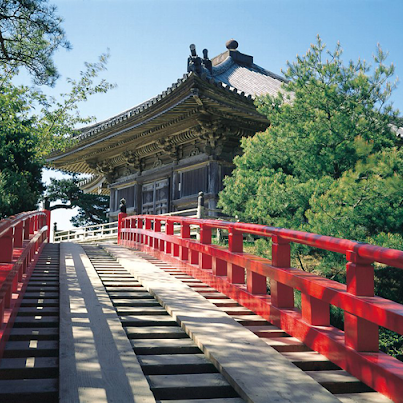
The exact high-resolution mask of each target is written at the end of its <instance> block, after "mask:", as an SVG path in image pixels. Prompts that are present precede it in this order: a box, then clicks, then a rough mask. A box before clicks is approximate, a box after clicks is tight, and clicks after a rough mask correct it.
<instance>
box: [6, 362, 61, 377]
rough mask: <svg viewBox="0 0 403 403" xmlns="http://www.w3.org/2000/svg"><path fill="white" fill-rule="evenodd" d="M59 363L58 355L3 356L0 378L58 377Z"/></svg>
mask: <svg viewBox="0 0 403 403" xmlns="http://www.w3.org/2000/svg"><path fill="white" fill-rule="evenodd" d="M58 376H59V364H58V358H56V357H27V358H3V359H2V360H1V361H0V379H34V378H57V377H58Z"/></svg>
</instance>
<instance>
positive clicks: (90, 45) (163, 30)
mask: <svg viewBox="0 0 403 403" xmlns="http://www.w3.org/2000/svg"><path fill="white" fill-rule="evenodd" d="M50 3H51V4H55V5H56V6H57V8H58V14H59V15H60V16H62V17H63V19H64V23H63V27H64V29H65V31H66V34H67V37H68V39H69V40H70V42H71V44H72V46H73V49H72V50H71V51H68V52H67V51H65V50H59V51H58V52H57V54H56V55H55V62H56V65H57V66H58V68H59V71H60V73H61V75H62V77H61V79H60V80H59V82H58V84H57V86H56V87H55V88H54V89H52V90H50V89H45V92H48V93H52V94H53V95H56V94H58V93H60V92H63V91H65V90H66V88H67V87H65V84H64V80H65V78H66V77H72V78H76V77H77V76H78V74H79V72H80V70H82V69H83V65H84V62H85V61H88V62H92V61H95V60H96V59H97V57H98V56H99V55H100V54H101V53H104V52H105V51H106V50H107V49H109V51H110V55H111V57H110V61H109V63H108V71H107V72H105V73H104V74H103V77H104V78H106V79H107V80H108V81H109V82H111V83H116V84H117V88H116V89H114V90H112V91H110V92H109V93H108V94H106V95H97V96H95V97H94V98H92V99H90V100H89V101H88V102H87V103H86V104H83V105H82V106H81V108H80V109H81V112H82V113H83V114H84V115H93V116H96V118H97V120H103V119H106V118H108V117H110V116H113V115H115V114H117V113H119V112H122V111H123V110H126V109H129V108H131V107H133V106H135V105H137V104H139V103H141V102H143V101H145V100H147V99H149V98H151V97H153V96H154V95H157V94H159V93H161V92H162V91H164V90H165V89H166V88H167V87H169V86H170V85H171V84H172V83H173V82H175V81H176V80H177V79H178V78H179V77H181V76H182V75H183V74H184V73H185V72H186V61H187V57H188V55H189V45H190V44H191V43H194V44H195V45H196V49H197V51H198V53H199V54H201V53H202V50H203V49H204V48H207V49H208V50H209V56H210V58H211V57H213V56H215V55H217V54H219V53H221V52H223V51H225V50H226V49H225V42H226V41H227V40H228V39H231V38H234V39H236V40H237V41H238V42H239V48H238V50H239V51H241V52H243V53H246V54H249V55H252V56H254V62H255V63H256V64H258V65H260V66H262V67H264V68H266V69H268V70H270V71H272V72H274V73H277V74H281V69H284V68H285V67H286V61H287V60H290V61H293V60H295V57H296V55H297V54H305V52H306V51H307V50H308V48H309V46H310V44H311V43H313V42H315V41H316V35H317V34H319V35H320V36H321V37H322V40H323V41H324V42H325V43H326V44H327V45H328V47H329V49H331V50H333V49H334V47H335V45H336V43H337V41H340V43H341V46H342V48H343V49H344V56H343V59H344V60H345V61H346V62H347V61H348V60H350V59H353V60H357V59H358V58H359V57H361V58H362V59H366V60H368V61H372V55H373V54H374V53H375V51H376V45H377V43H380V44H381V46H382V48H383V50H385V51H388V52H389V57H388V62H389V63H391V62H393V63H394V64H395V66H396V76H399V77H401V79H402V80H403V51H402V50H403V29H402V25H401V17H402V16H403V1H402V0H384V1H381V0H349V1H345V0H338V1H335V0H282V1H274V0H192V1H189V0H187V1H185V0H50ZM392 100H393V102H394V104H395V107H397V108H399V109H400V110H401V111H402V113H403V84H402V83H401V84H400V85H399V86H398V88H397V89H396V91H395V93H394V95H393V98H392ZM69 213H70V212H67V213H66V211H63V212H62V215H63V221H60V220H62V218H60V219H59V218H58V219H57V220H59V222H62V226H63V228H66V226H67V225H68V224H67V222H68V219H67V217H68V215H69ZM56 215H57V213H55V216H56ZM59 227H60V225H59Z"/></svg>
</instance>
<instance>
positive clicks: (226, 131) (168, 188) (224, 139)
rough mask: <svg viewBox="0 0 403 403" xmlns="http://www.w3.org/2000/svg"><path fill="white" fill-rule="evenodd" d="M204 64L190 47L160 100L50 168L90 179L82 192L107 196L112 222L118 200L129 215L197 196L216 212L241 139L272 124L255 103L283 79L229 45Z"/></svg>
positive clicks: (171, 208) (99, 130)
mask: <svg viewBox="0 0 403 403" xmlns="http://www.w3.org/2000/svg"><path fill="white" fill-rule="evenodd" d="M226 46H227V50H226V51H225V52H224V53H221V54H220V55H218V56H216V57H214V58H212V59H209V58H208V52H207V50H206V49H205V50H203V57H200V56H198V55H197V53H196V48H195V46H194V45H191V46H190V51H191V54H190V56H189V58H188V68H187V70H188V71H187V73H186V74H185V75H184V76H183V77H182V78H180V79H179V80H178V81H177V82H176V83H174V84H172V85H171V86H170V87H169V88H168V89H167V90H165V91H163V92H162V93H161V94H160V95H157V96H156V97H154V98H152V99H150V100H148V101H146V102H144V103H142V104H140V105H138V106H136V107H134V108H132V109H130V110H128V111H125V112H123V113H121V114H119V115H117V116H114V117H112V118H110V119H107V120H105V121H103V122H99V123H96V124H94V125H91V126H88V127H86V128H84V129H82V130H80V131H78V132H77V135H76V136H75V137H76V140H77V141H76V142H75V144H74V145H73V146H72V147H71V148H70V149H68V150H65V151H63V152H54V153H52V154H51V155H50V156H49V157H48V159H47V162H48V164H49V165H50V166H52V167H54V168H56V169H61V170H64V171H68V172H77V173H83V174H90V175H92V176H91V177H90V179H88V180H86V181H85V182H84V183H83V184H82V185H81V187H82V189H83V190H84V192H94V193H101V192H102V193H104V194H110V196H111V198H110V217H111V219H112V220H113V219H116V216H117V214H118V209H119V201H120V199H121V198H125V199H126V205H127V212H128V213H129V214H134V213H136V214H161V213H167V212H175V211H180V210H186V209H190V208H194V207H196V205H197V196H198V193H199V192H200V191H203V192H204V194H205V205H206V207H207V208H210V209H215V208H216V204H217V200H218V193H219V192H220V191H221V190H222V183H223V179H224V177H225V176H226V175H229V174H231V171H232V170H233V167H234V165H233V163H232V161H233V159H234V157H235V156H236V155H238V154H240V152H241V149H240V140H241V138H242V137H244V136H251V135H253V134H255V133H256V132H258V131H263V130H265V129H266V128H267V127H268V125H269V122H268V120H267V118H266V117H265V116H263V115H261V114H260V113H258V112H257V111H256V108H255V106H254V103H253V100H254V98H255V96H257V95H262V94H267V93H269V94H272V95H275V94H276V93H277V92H278V90H279V89H280V86H281V84H282V83H283V82H284V79H283V78H282V77H280V76H278V75H276V74H273V73H271V72H270V71H267V70H265V69H263V68H262V67H259V66H258V65H256V64H254V63H253V57H252V56H249V55H246V54H243V53H241V52H240V51H238V49H237V48H238V43H237V42H236V41H235V40H230V41H228V42H227V44H226Z"/></svg>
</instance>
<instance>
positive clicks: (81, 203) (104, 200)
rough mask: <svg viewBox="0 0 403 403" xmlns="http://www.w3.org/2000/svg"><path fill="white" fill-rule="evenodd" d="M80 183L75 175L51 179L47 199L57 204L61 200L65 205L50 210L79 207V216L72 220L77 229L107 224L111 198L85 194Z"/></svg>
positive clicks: (52, 207) (58, 205)
mask: <svg viewBox="0 0 403 403" xmlns="http://www.w3.org/2000/svg"><path fill="white" fill-rule="evenodd" d="M78 183H79V179H78V178H77V176H75V175H74V176H72V177H71V178H68V179H54V178H51V183H50V185H49V186H48V187H47V198H48V200H49V201H55V202H56V201H59V200H60V201H61V202H62V203H63V204H57V205H54V206H51V207H50V210H55V209H57V208H74V207H78V208H79V211H78V214H77V215H76V216H75V217H73V218H72V219H71V222H72V223H73V225H74V226H76V227H79V226H84V225H92V224H102V223H105V222H107V221H108V219H107V217H106V211H107V209H108V208H109V196H104V195H95V194H86V193H83V192H82V190H80V188H79V186H78ZM67 203H69V204H67Z"/></svg>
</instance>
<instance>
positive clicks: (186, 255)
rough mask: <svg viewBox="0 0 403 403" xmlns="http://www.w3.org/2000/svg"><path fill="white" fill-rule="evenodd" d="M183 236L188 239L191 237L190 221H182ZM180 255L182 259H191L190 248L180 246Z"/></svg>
mask: <svg viewBox="0 0 403 403" xmlns="http://www.w3.org/2000/svg"><path fill="white" fill-rule="evenodd" d="M181 238H182V239H188V238H190V225H189V224H188V223H185V222H182V223H181ZM179 257H180V259H181V260H188V259H189V249H188V248H186V247H185V246H181V247H180V252H179Z"/></svg>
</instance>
